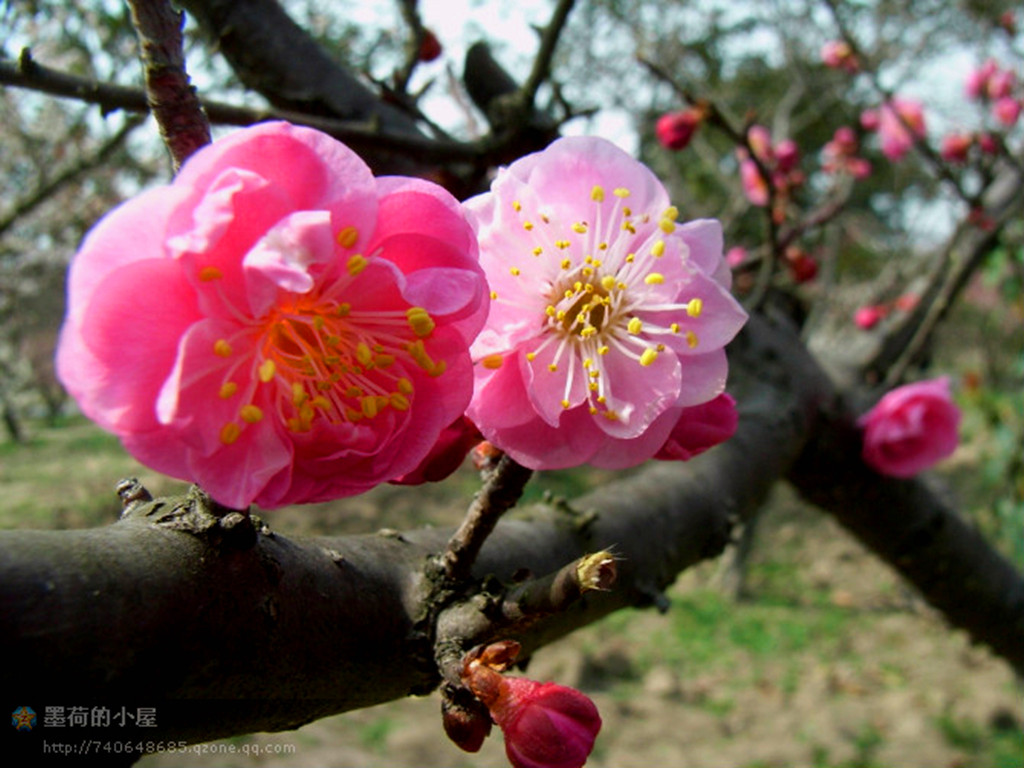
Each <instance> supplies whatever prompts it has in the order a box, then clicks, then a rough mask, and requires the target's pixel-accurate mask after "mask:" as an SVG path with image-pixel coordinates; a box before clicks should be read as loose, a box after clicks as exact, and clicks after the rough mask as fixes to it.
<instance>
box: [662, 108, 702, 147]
mask: <svg viewBox="0 0 1024 768" xmlns="http://www.w3.org/2000/svg"><path fill="white" fill-rule="evenodd" d="M703 119H704V116H703V114H702V113H701V111H700V110H698V109H683V110H679V111H677V112H668V113H666V114H664V115H662V116H661V117H659V118H658V122H657V123H655V126H654V133H655V135H656V136H657V137H658V143H659V144H661V146H663V147H665V148H666V149H671V150H680V149H684V148H685V147H686V146H687V145H688V144H689V143H690V140H691V139H692V138H693V135H694V134H695V133H696V132H697V128H698V126H700V124H701V122H702V121H703Z"/></svg>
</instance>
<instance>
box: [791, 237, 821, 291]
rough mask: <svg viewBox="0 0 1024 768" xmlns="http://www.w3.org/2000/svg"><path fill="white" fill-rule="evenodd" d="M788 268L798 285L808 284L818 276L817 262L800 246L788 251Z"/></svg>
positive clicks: (792, 247)
mask: <svg viewBox="0 0 1024 768" xmlns="http://www.w3.org/2000/svg"><path fill="white" fill-rule="evenodd" d="M786 266H787V267H788V268H789V274H790V276H791V277H792V278H793V281H794V282H796V283H806V282H809V281H811V280H813V279H814V278H815V277H817V276H818V262H817V260H816V259H815V258H814V257H813V256H811V255H810V254H809V253H807V251H805V250H804V249H803V248H800V247H798V246H790V247H789V248H787V249H786Z"/></svg>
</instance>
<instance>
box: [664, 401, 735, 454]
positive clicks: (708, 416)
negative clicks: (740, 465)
mask: <svg viewBox="0 0 1024 768" xmlns="http://www.w3.org/2000/svg"><path fill="white" fill-rule="evenodd" d="M738 425H739V414H738V413H737V412H736V401H735V400H734V399H733V397H732V395H730V394H729V393H728V392H723V393H722V394H720V395H719V396H718V397H716V398H715V399H714V400H709V401H708V402H706V403H701V404H700V405H691V406H690V407H689V408H684V409H683V412H682V414H681V415H680V417H679V422H678V423H677V424H676V427H675V429H673V430H672V434H671V435H669V437H668V440H667V441H666V442H665V444H664V445H663V446H662V447H661V450H660V451H658V452H657V453H656V454H654V458H656V459H660V460H662V461H688V460H690V459H692V458H693V457H694V456H697V455H698V454H701V453H704V451H706V450H708V449H710V448H714V447H715V446H716V445H718V444H719V443H724V442H725V441H726V440H728V439H729V438H730V437H732V436H733V435H734V434H735V433H736V427H737V426H738Z"/></svg>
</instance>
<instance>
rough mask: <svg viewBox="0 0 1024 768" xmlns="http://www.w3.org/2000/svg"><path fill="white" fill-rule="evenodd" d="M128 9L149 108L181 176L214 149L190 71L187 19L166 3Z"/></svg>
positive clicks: (151, 0)
mask: <svg viewBox="0 0 1024 768" xmlns="http://www.w3.org/2000/svg"><path fill="white" fill-rule="evenodd" d="M128 5H129V6H130V7H131V17H132V25H133V26H134V27H135V31H136V32H137V33H138V36H139V45H140V49H141V50H140V54H141V58H142V63H143V67H144V69H145V77H146V94H147V97H148V102H149V108H150V110H151V111H152V113H153V116H154V117H156V121H157V124H158V125H159V126H160V136H161V137H162V138H163V140H164V143H165V144H166V145H167V149H168V150H169V151H170V153H171V157H172V158H173V160H174V170H175V171H177V170H178V169H179V168H180V167H181V164H182V163H184V162H185V160H186V159H188V157H189V156H190V155H191V154H192V153H193V152H195V151H196V150H197V149H199V148H200V147H202V146H204V145H206V144H209V143H210V122H209V120H207V118H206V114H205V113H204V112H203V108H202V106H201V105H200V103H199V98H198V96H197V95H196V91H195V88H194V87H193V86H192V85H191V83H190V82H189V77H188V72H186V70H185V54H184V50H183V48H182V35H181V29H182V26H183V25H184V22H185V14H184V13H181V12H178V11H175V10H174V9H172V8H171V4H170V3H169V2H166V0H129V2H128Z"/></svg>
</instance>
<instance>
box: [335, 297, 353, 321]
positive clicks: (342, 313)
mask: <svg viewBox="0 0 1024 768" xmlns="http://www.w3.org/2000/svg"><path fill="white" fill-rule="evenodd" d="M351 311H352V305H351V304H349V303H348V302H347V301H343V302H342V303H341V304H339V305H338V308H337V309H336V310H334V314H336V315H337V316H338V317H348V314H349V312H351Z"/></svg>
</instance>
